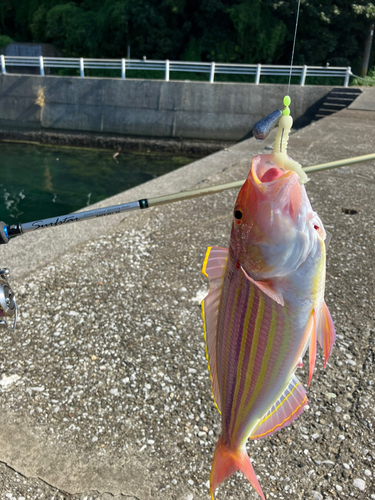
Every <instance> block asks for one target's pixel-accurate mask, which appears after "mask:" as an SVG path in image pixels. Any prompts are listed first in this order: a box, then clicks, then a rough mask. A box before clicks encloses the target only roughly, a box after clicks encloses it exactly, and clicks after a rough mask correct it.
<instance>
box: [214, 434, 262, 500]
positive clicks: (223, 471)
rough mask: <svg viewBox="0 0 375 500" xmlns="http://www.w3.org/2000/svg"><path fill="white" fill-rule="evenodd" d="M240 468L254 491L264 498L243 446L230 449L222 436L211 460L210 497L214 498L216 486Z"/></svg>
mask: <svg viewBox="0 0 375 500" xmlns="http://www.w3.org/2000/svg"><path fill="white" fill-rule="evenodd" d="M238 470H240V471H241V472H242V473H243V474H244V476H245V477H246V478H247V479H248V481H249V482H250V483H251V485H252V487H253V488H254V489H255V491H256V492H257V493H258V494H259V495H260V497H261V498H262V499H263V500H265V498H264V495H263V491H262V488H261V487H260V484H259V482H258V479H257V477H256V475H255V472H254V469H253V466H252V465H251V462H250V458H249V456H248V454H247V452H246V449H245V448H238V449H237V450H231V449H230V448H228V447H227V446H225V444H223V441H222V437H221V436H220V437H219V441H218V442H217V445H216V449H215V453H214V458H213V461H212V467H211V474H210V494H211V499H212V500H215V497H214V493H215V490H216V488H217V487H218V486H219V485H220V484H221V483H222V482H223V481H225V480H226V479H229V478H230V477H231V476H232V475H233V474H234V473H235V472H236V471H238Z"/></svg>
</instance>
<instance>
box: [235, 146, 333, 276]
mask: <svg viewBox="0 0 375 500" xmlns="http://www.w3.org/2000/svg"><path fill="white" fill-rule="evenodd" d="M319 239H321V240H323V241H324V239H325V230H324V227H323V224H322V222H321V220H320V219H319V217H318V216H317V214H316V213H315V212H314V211H313V210H312V207H311V204H310V201H309V199H308V197H307V194H306V190H305V187H304V186H303V185H301V184H300V183H299V177H298V175H297V174H296V173H295V172H293V171H290V170H289V171H288V170H283V169H281V168H279V167H278V166H277V165H276V163H275V162H274V157H273V156H272V154H269V155H259V156H255V157H254V158H253V160H252V164H251V169H250V173H249V175H248V177H247V179H246V181H245V183H244V185H243V186H242V188H241V190H240V192H239V194H238V197H237V200H236V204H235V207H234V212H233V226H232V233H231V241H230V247H231V251H232V254H233V255H234V256H235V257H236V258H237V259H238V263H239V265H241V266H242V267H243V268H244V269H245V270H246V271H247V273H249V275H250V276H251V277H252V278H253V279H259V280H262V279H268V278H272V277H281V276H285V275H288V274H289V273H291V272H293V271H294V270H296V269H297V268H298V267H299V266H300V265H301V264H302V263H303V262H304V261H305V260H306V258H307V257H308V255H309V254H310V253H311V252H312V250H313V249H314V248H316V246H317V244H319Z"/></svg>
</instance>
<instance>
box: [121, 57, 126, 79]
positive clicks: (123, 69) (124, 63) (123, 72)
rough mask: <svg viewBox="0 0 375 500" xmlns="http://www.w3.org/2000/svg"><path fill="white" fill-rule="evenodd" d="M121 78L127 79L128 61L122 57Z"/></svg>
mask: <svg viewBox="0 0 375 500" xmlns="http://www.w3.org/2000/svg"><path fill="white" fill-rule="evenodd" d="M121 78H122V79H123V80H125V78H126V62H125V59H124V58H122V59H121Z"/></svg>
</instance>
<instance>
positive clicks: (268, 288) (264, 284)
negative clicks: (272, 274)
mask: <svg viewBox="0 0 375 500" xmlns="http://www.w3.org/2000/svg"><path fill="white" fill-rule="evenodd" d="M241 269H242V272H243V273H244V275H245V276H246V278H247V279H248V280H249V281H251V283H254V285H255V286H257V287H258V288H259V289H260V290H262V292H263V293H265V294H266V295H268V297H271V299H272V300H274V301H275V302H277V303H278V304H280V305H281V306H283V305H284V297H283V296H282V294H281V293H280V292H278V291H277V290H275V289H274V288H273V287H272V285H271V283H270V282H269V281H255V280H253V278H251V277H250V276H249V275H248V274H247V272H246V271H245V269H244V268H243V267H242V266H241Z"/></svg>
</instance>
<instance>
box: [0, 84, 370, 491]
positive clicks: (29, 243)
mask: <svg viewBox="0 0 375 500" xmlns="http://www.w3.org/2000/svg"><path fill="white" fill-rule="evenodd" d="M371 92H372V93H371V94H368V93H367V94H366V100H368V99H371V101H372V102H375V94H374V91H371ZM359 99H361V97H359ZM281 100H282V95H281V96H280V99H279V101H280V103H281ZM366 102H367V101H366ZM278 104H279V103H278ZM374 126H375V113H374V112H373V111H366V110H362V108H361V104H360V102H359V103H358V104H357V109H350V110H344V111H341V112H340V113H337V114H335V115H332V116H331V117H328V118H325V119H323V120H320V121H319V122H317V123H314V124H312V125H310V126H308V127H306V128H304V129H302V130H300V131H299V132H297V133H295V134H294V135H292V136H291V138H290V142H289V148H288V152H289V154H290V155H291V157H293V159H295V160H297V161H299V162H300V163H302V165H304V166H308V165H312V164H317V163H323V162H328V161H333V160H338V159H341V158H345V157H349V156H357V155H364V154H368V153H372V152H374V151H375V136H374ZM269 144H270V140H269V141H268V142H267V143H257V142H255V141H254V140H253V139H250V140H248V141H245V142H243V143H241V144H238V145H236V146H234V147H231V148H229V149H230V150H227V151H221V152H219V153H216V154H214V155H212V156H210V157H207V158H205V159H203V160H200V161H199V162H195V163H193V164H191V165H188V166H186V167H183V168H182V169H180V170H178V171H175V172H172V173H170V174H168V175H166V176H164V177H162V178H159V179H156V180H154V181H152V182H150V183H147V184H145V185H143V186H139V187H137V188H135V189H133V190H131V191H130V192H125V193H122V194H120V195H118V196H117V197H115V198H113V199H109V200H107V203H106V204H108V205H110V204H113V203H114V202H117V203H119V202H126V201H130V200H134V199H138V198H140V197H147V196H155V195H157V194H159V195H161V194H164V193H171V192H176V191H180V190H185V189H188V188H193V187H195V186H197V185H199V186H202V185H214V184H217V183H224V182H229V181H231V180H236V179H242V178H245V176H246V175H247V173H248V171H249V166H250V160H251V157H252V156H253V155H254V154H257V153H262V152H267V151H269V150H268V149H266V148H267V147H269ZM374 168H375V162H372V163H367V164H361V165H358V166H351V167H344V168H341V169H337V170H333V171H328V172H325V173H316V174H313V175H311V180H310V182H309V183H308V184H307V185H306V189H307V191H308V194H309V197H310V199H311V202H312V205H313V208H314V209H315V210H316V211H317V213H318V214H319V215H320V217H321V218H322V220H323V223H324V224H325V227H326V229H327V230H328V231H329V232H331V233H332V241H331V243H330V247H329V250H328V254H327V260H328V262H327V288H326V302H327V304H328V307H329V309H330V311H331V314H332V317H333V320H334V322H335V325H336V329H337V334H338V339H337V343H336V345H335V347H334V348H333V352H332V355H331V358H330V360H329V362H328V365H327V369H326V371H324V370H323V367H322V360H323V356H322V351H321V350H320V348H318V349H319V352H318V360H317V368H316V370H315V373H314V377H313V380H312V383H311V386H310V388H309V389H308V391H307V392H308V398H309V409H308V410H307V411H306V412H305V413H304V414H303V415H301V416H300V417H299V418H298V419H297V421H296V422H295V423H294V424H292V425H291V426H290V427H289V428H287V429H284V430H282V431H280V432H279V433H277V434H275V435H273V436H272V437H270V438H266V439H264V440H262V441H258V442H249V443H248V452H249V455H250V457H251V458H252V460H253V465H254V469H255V472H256V473H257V476H258V478H259V481H260V484H261V486H262V488H263V491H264V493H265V494H267V495H269V496H268V497H267V498H270V499H271V498H275V499H278V498H280V499H281V498H284V499H285V498H293V499H301V500H302V499H304V500H310V499H311V500H318V499H323V498H327V499H328V498H336V496H337V495H338V496H341V497H343V498H344V497H345V498H346V497H352V498H357V499H362V498H363V499H364V498H366V499H370V498H372V496H371V495H373V494H374V491H375V488H374V460H375V454H374V449H375V442H374V431H373V425H374V422H375V413H374V404H373V401H374V397H375V393H374V384H373V381H374V380H375V366H374V346H375V328H374V310H375V301H374V297H375V294H374V290H375V283H374V264H375V260H374V251H373V248H374V227H375V206H374V203H373V192H374V182H375V181H374V178H375V176H374V172H375V171H374ZM236 194H237V193H236V192H234V191H228V192H224V193H221V194H217V195H212V196H207V197H204V198H199V199H194V200H190V201H185V202H179V203H177V204H173V205H166V206H163V207H159V208H155V209H149V210H145V211H142V212H139V213H137V214H130V215H129V216H121V215H120V216H116V217H113V218H110V220H109V219H108V220H107V219H100V220H98V221H95V222H91V221H88V222H82V223H79V224H76V225H72V226H70V227H69V228H68V229H67V228H65V227H61V228H54V229H51V230H44V231H41V232H40V234H39V233H38V232H36V233H34V234H28V235H25V236H21V237H19V238H17V239H15V240H12V241H10V243H9V244H8V245H6V246H3V247H1V265H2V266H7V267H9V268H10V270H11V274H12V276H13V280H12V285H13V287H14V290H15V291H16V293H17V298H18V303H19V311H20V321H19V325H18V327H17V330H16V331H15V332H14V333H13V332H8V331H1V336H0V394H1V397H0V408H1V412H0V478H1V479H0V499H1V500H3V499H4V500H5V499H7V498H8V499H9V498H20V497H23V498H25V499H33V500H34V499H36V498H54V499H71V500H73V499H74V500H83V499H86V500H88V499H91V500H92V499H94V498H95V499H101V500H108V499H113V498H115V499H116V500H120V499H123V498H125V497H126V498H129V499H132V500H135V499H141V500H151V499H163V500H172V499H173V500H193V499H194V500H195V499H202V500H203V499H207V500H208V498H209V493H208V487H207V484H208V480H209V473H210V467H211V461H212V455H213V450H214V447H215V444H216V441H217V439H218V436H219V432H220V418H219V414H218V412H217V410H216V409H215V407H214V404H213V401H212V397H211V393H210V382H209V376H208V372H207V366H206V359H205V352H204V345H203V332H202V326H201V318H200V307H199V303H200V300H201V299H202V298H203V297H204V295H205V292H206V291H207V287H208V284H207V281H206V279H205V278H204V277H203V276H202V275H201V273H200V269H201V266H202V262H203V258H204V255H205V251H206V247H207V246H211V245H218V246H223V247H225V246H227V244H228V239H229V232H230V226H231V221H232V210H233V204H234V200H235V197H236ZM343 209H344V210H343ZM345 209H351V210H352V212H353V211H354V212H355V214H352V215H348V214H346V213H345ZM305 365H306V361H305ZM307 375H308V369H306V367H305V368H303V369H301V370H299V372H298V376H299V377H300V378H301V380H303V382H304V383H306V382H307ZM217 496H218V498H226V499H236V500H245V499H254V500H255V499H256V498H257V497H256V494H255V492H254V491H253V490H252V489H251V487H250V486H249V484H248V483H247V481H246V480H245V479H244V477H242V476H241V475H239V474H236V475H235V476H233V478H232V479H231V480H230V481H228V482H226V483H225V484H224V485H223V486H221V487H220V489H219V490H218V491H217Z"/></svg>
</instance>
